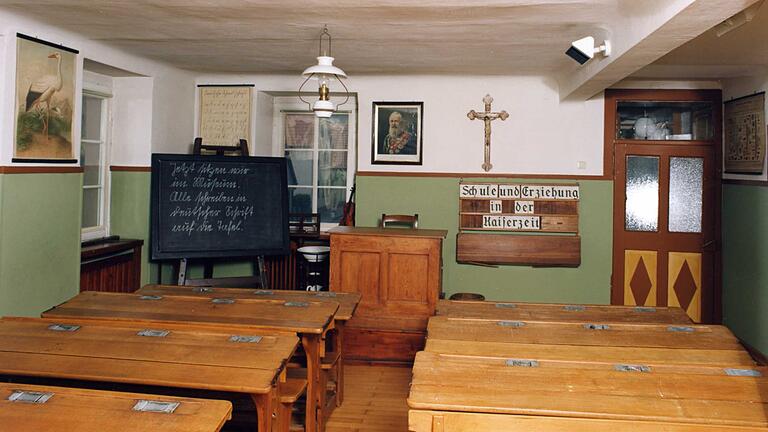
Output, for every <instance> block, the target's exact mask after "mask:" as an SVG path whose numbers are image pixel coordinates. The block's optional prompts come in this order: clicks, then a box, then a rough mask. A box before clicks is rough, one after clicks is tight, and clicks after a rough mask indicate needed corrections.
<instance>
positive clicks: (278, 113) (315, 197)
mask: <svg viewBox="0 0 768 432" xmlns="http://www.w3.org/2000/svg"><path fill="white" fill-rule="evenodd" d="M337 99H338V100H337ZM332 100H333V102H334V103H337V104H338V103H340V102H343V100H344V98H338V97H333V98H332ZM348 104H351V106H349V109H341V110H339V111H336V112H334V115H335V114H346V115H347V116H348V123H347V127H348V129H347V149H346V151H347V179H346V184H345V186H344V189H345V190H344V201H345V202H346V201H348V200H349V197H350V194H351V191H352V186H353V185H354V184H355V175H356V174H357V99H356V98H354V97H352V95H350V99H349V102H348ZM273 108H274V111H273V125H272V126H273V134H272V148H273V152H274V154H275V156H281V157H284V156H285V152H286V149H285V116H286V114H307V115H311V116H312V117H313V118H314V134H313V138H314V139H313V143H312V148H311V149H306V150H304V149H288V151H299V152H302V151H306V152H312V213H318V210H317V207H318V201H319V191H320V189H341V188H342V187H341V186H320V185H319V175H320V172H319V163H320V153H321V152H323V151H331V152H333V151H342V150H341V149H336V150H333V149H321V148H320V119H319V118H318V117H316V116H315V115H314V113H313V112H311V111H308V110H307V106H306V104H304V103H302V102H301V101H299V100H298V98H297V97H276V98H275V101H274V107H273ZM342 108H347V105H345V106H342ZM288 188H289V189H295V188H307V186H306V185H297V186H292V185H289V186H288ZM338 225H339V223H338V221H336V222H321V224H320V230H321V231H327V230H329V229H331V228H333V227H336V226H338Z"/></svg>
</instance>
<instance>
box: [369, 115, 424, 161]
mask: <svg viewBox="0 0 768 432" xmlns="http://www.w3.org/2000/svg"><path fill="white" fill-rule="evenodd" d="M423 115H424V102H373V134H372V135H373V140H372V141H373V142H372V143H371V144H372V146H371V163H373V164H410V165H421V163H422V147H423V145H424V138H423V134H422V131H423V129H422V123H423Z"/></svg>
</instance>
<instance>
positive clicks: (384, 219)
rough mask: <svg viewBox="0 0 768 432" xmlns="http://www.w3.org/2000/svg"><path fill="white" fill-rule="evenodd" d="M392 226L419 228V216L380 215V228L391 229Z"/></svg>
mask: <svg viewBox="0 0 768 432" xmlns="http://www.w3.org/2000/svg"><path fill="white" fill-rule="evenodd" d="M393 225H399V226H403V227H407V228H413V229H416V228H418V227H419V214H418V213H416V214H413V215H402V214H386V213H382V214H381V225H379V226H380V227H382V228H387V227H391V226H393Z"/></svg>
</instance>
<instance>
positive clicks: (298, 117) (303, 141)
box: [285, 114, 315, 150]
mask: <svg viewBox="0 0 768 432" xmlns="http://www.w3.org/2000/svg"><path fill="white" fill-rule="evenodd" d="M314 140H315V115H314V114H286V115H285V149H286V150H287V149H311V148H312V147H313V143H314Z"/></svg>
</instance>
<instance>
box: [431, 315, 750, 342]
mask: <svg viewBox="0 0 768 432" xmlns="http://www.w3.org/2000/svg"><path fill="white" fill-rule="evenodd" d="M428 331H429V338H430V339H450V340H459V341H475V342H499V341H504V342H507V343H521V344H545V345H582V346H613V347H641V348H676V349H686V348H687V349H712V350H741V349H743V348H742V346H741V344H739V341H738V339H736V337H735V336H734V335H733V333H731V331H730V330H728V328H726V327H724V326H716V325H712V326H710V325H693V324H691V325H686V326H680V325H669V324H614V323H610V324H604V323H577V322H540V321H508V320H487V319H475V318H451V317H444V316H443V317H433V318H432V319H430V323H429V326H428Z"/></svg>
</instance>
